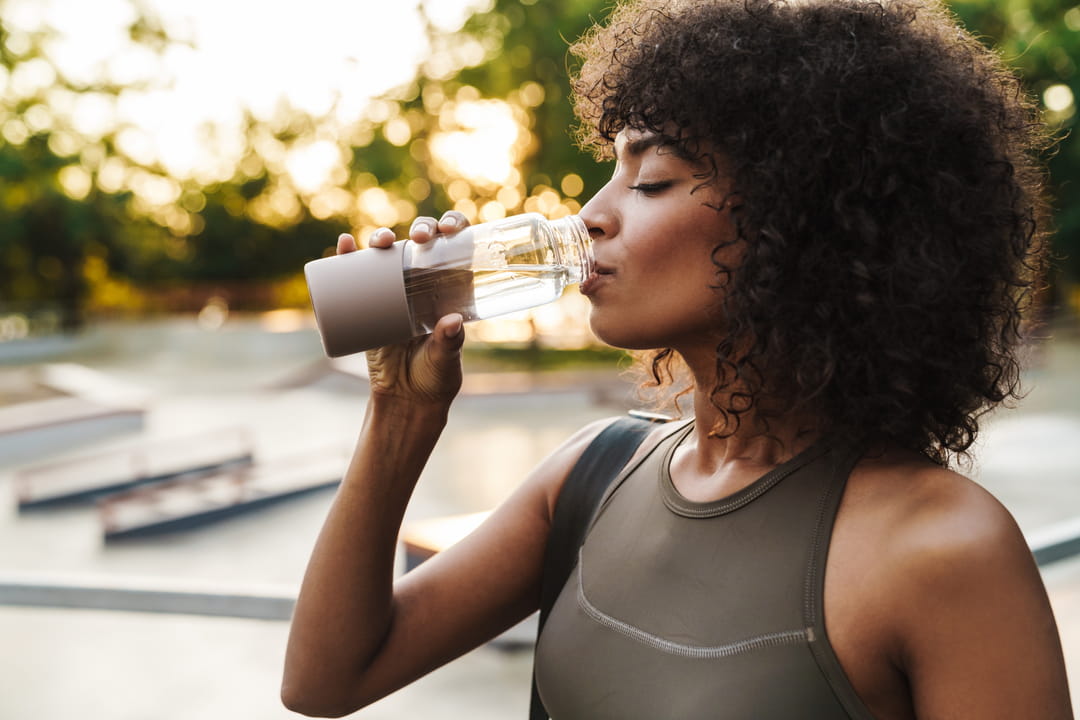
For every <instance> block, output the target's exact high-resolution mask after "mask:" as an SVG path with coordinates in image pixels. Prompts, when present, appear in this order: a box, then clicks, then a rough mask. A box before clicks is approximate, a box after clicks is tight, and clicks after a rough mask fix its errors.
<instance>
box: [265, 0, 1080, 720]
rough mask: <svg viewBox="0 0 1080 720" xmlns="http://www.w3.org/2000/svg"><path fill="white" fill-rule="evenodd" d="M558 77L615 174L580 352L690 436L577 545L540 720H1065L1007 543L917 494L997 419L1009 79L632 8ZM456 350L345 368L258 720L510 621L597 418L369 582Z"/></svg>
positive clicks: (901, 54)
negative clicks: (641, 369) (367, 375)
mask: <svg viewBox="0 0 1080 720" xmlns="http://www.w3.org/2000/svg"><path fill="white" fill-rule="evenodd" d="M574 51H575V52H576V53H577V54H578V55H579V56H580V57H582V58H583V59H584V63H583V65H582V67H581V70H580V72H579V74H578V77H577V78H576V80H575V100H576V108H577V111H578V114H579V117H580V118H581V120H582V126H583V128H584V131H583V133H582V135H583V139H584V141H585V142H586V144H589V145H592V146H593V147H595V148H598V149H599V150H600V152H601V154H602V155H603V154H607V155H613V157H614V159H615V160H616V165H615V170H614V174H613V176H612V179H611V181H610V182H609V183H608V184H607V185H606V186H605V187H604V188H603V189H602V190H601V191H600V192H599V193H598V194H597V195H596V196H595V197H593V198H592V199H591V200H590V201H589V202H588V203H587V204H586V205H585V207H584V208H582V210H581V213H580V215H581V217H582V219H583V220H584V221H585V223H586V225H587V226H588V228H589V231H590V233H591V235H592V237H593V239H594V249H595V255H596V264H597V271H596V273H594V274H593V275H592V276H591V277H590V278H589V279H588V280H587V281H586V282H585V283H583V284H582V292H583V293H585V294H586V295H587V296H588V297H589V299H590V301H591V302H592V312H591V315H590V323H591V326H592V328H593V330H594V332H595V333H596V335H597V336H598V337H600V338H601V339H602V340H604V341H605V342H607V343H610V344H612V345H615V346H618V347H623V348H631V349H659V350H657V351H656V352H655V353H654V356H653V361H652V370H653V373H654V374H655V376H656V378H657V381H658V382H660V381H661V380H662V379H666V378H669V377H671V376H672V374H673V373H677V372H678V371H679V369H680V368H682V369H683V370H684V371H685V372H686V373H687V374H688V376H689V378H690V380H691V386H690V387H691V389H692V403H693V419H692V421H690V422H684V423H670V424H669V425H668V426H664V427H661V428H659V429H658V430H657V431H656V432H655V433H654V434H655V435H656V437H655V438H650V441H647V442H646V443H645V445H644V446H643V448H642V449H640V450H639V452H638V455H637V456H636V457H635V458H634V459H632V460H631V461H630V463H629V464H628V466H627V469H626V471H625V472H624V473H623V474H622V475H621V476H620V478H619V480H618V481H617V482H616V484H615V485H614V486H613V488H612V489H611V490H609V494H608V496H607V497H606V498H605V500H604V503H603V505H602V506H601V508H600V510H599V512H598V514H597V516H596V518H595V519H594V522H593V525H592V526H591V529H590V534H589V536H588V538H587V539H586V541H585V544H584V546H583V548H582V550H581V555H580V559H579V562H578V565H577V568H576V570H575V572H574V574H573V575H572V577H571V578H570V580H569V581H568V582H567V584H566V587H565V588H564V590H563V593H562V595H561V596H560V597H559V600H558V601H557V603H556V605H555V608H554V609H553V611H552V613H551V615H550V617H549V619H548V622H547V624H546V626H545V628H544V631H543V633H542V635H541V637H540V639H539V642H538V648H537V666H536V676H537V681H538V685H539V690H540V694H541V696H542V698H543V700H544V703H545V705H546V707H547V710H548V711H549V712H550V713H551V714H552V716H553V717H555V718H557V719H558V720H562V719H563V718H608V717H610V718H637V717H640V718H656V717H674V718H699V717H700V718H705V717H708V718H714V717H715V718H792V717H812V718H859V719H869V718H876V719H877V720H899V719H909V718H978V719H979V720H986V719H988V718H1010V719H1014V718H1045V719H1050V718H1069V717H1072V713H1071V709H1070V702H1069V697H1068V690H1067V686H1066V679H1065V673H1064V667H1063V661H1062V655H1061V648H1060V643H1059V640H1058V636H1057V631H1056V628H1055V625H1054V620H1053V617H1052V614H1051V611H1050V608H1049V605H1048V602H1047V598H1046V594H1045V590H1044V589H1043V586H1042V583H1041V581H1040V578H1039V575H1038V572H1037V569H1036V567H1035V565H1034V563H1033V561H1032V557H1031V554H1030V552H1029V551H1028V549H1027V546H1026V544H1025V542H1024V539H1023V537H1022V535H1021V534H1020V532H1019V530H1018V529H1017V527H1016V524H1015V523H1014V521H1013V520H1012V518H1011V517H1010V516H1009V514H1008V512H1007V511H1006V510H1005V509H1004V508H1003V507H1002V506H1001V505H1000V504H999V503H998V502H997V501H995V500H994V499H993V498H992V497H990V496H989V495H988V494H987V493H986V492H984V491H983V490H982V489H980V488H979V487H978V486H977V485H976V484H974V483H973V482H971V481H970V480H968V479H966V478H964V477H963V476H961V475H960V474H957V473H955V472H953V471H952V470H950V469H948V468H947V467H946V466H947V464H948V463H949V462H950V461H951V460H953V459H961V460H962V459H964V458H965V457H966V456H965V451H966V450H967V449H968V448H969V447H970V445H971V443H972V441H973V440H974V438H975V434H976V432H977V430H978V418H979V417H980V416H981V415H982V414H984V413H985V412H987V411H988V410H990V409H991V408H993V407H995V406H997V405H999V404H1000V403H1002V401H1004V400H1006V399H1008V398H1011V397H1015V396H1016V394H1017V389H1018V373H1019V366H1018V363H1017V359H1016V352H1017V344H1018V341H1019V335H1020V327H1019V322H1020V311H1021V309H1022V307H1023V306H1024V305H1025V304H1027V301H1028V299H1029V295H1030V290H1031V289H1032V283H1033V282H1034V278H1035V277H1036V276H1037V272H1038V269H1039V263H1040V258H1041V246H1042V238H1043V236H1042V234H1041V226H1039V225H1037V221H1038V220H1041V213H1042V205H1041V203H1040V200H1039V193H1040V181H1041V178H1040V174H1039V168H1038V164H1037V162H1036V154H1037V153H1038V151H1040V150H1041V149H1042V148H1043V147H1044V146H1045V142H1044V140H1043V136H1042V135H1041V134H1040V133H1041V130H1040V126H1039V125H1038V123H1037V122H1036V113H1035V110H1034V108H1033V106H1032V104H1031V103H1030V102H1029V100H1028V99H1027V98H1026V96H1025V95H1024V94H1023V93H1022V92H1020V90H1019V88H1018V85H1017V82H1016V80H1015V79H1014V78H1013V76H1012V75H1010V74H1009V73H1008V72H1007V71H1005V70H1004V69H1003V68H1002V66H1001V64H1000V62H999V60H998V59H997V58H996V56H994V55H993V53H991V52H989V51H987V50H985V49H984V48H983V47H982V46H980V45H979V43H978V42H976V41H975V40H974V39H972V38H971V37H970V36H968V35H967V34H965V33H963V32H962V31H961V30H959V29H958V28H957V26H956V24H955V22H954V20H953V19H952V18H951V17H950V16H948V15H947V13H946V12H945V11H944V10H942V9H941V8H940V7H938V6H937V5H934V4H926V3H923V2H916V1H913V0H890V1H889V2H887V3H884V4H881V5H879V4H875V3H870V2H864V1H863V0H797V1H794V0H793V1H791V2H767V1H759V0H746V1H744V0H686V1H685V2H681V1H675V2H667V1H664V0H642V1H641V2H633V3H630V4H624V5H622V6H620V7H619V8H618V9H617V10H616V11H615V12H614V14H613V16H612V17H611V18H610V20H609V22H608V23H607V25H606V26H605V27H603V28H596V29H594V30H593V31H592V32H591V33H590V34H588V35H587V36H586V37H585V38H584V39H583V40H582V41H580V42H579V43H578V44H577V45H576V46H575V48H574ZM463 226H464V218H462V217H461V216H460V215H458V214H456V213H448V214H446V215H445V216H444V217H443V218H442V219H441V220H439V221H438V222H436V221H435V220H434V219H433V218H420V219H418V220H417V221H416V222H415V223H414V224H413V226H412V229H411V232H410V236H411V237H412V238H413V239H414V240H416V241H417V242H425V241H427V240H429V239H430V238H431V237H432V236H433V234H435V233H452V232H455V231H457V230H459V229H460V228H461V227H463ZM392 241H393V236H392V233H391V232H389V231H388V230H386V229H382V230H380V231H378V232H376V233H375V234H374V236H373V237H372V238H371V241H370V244H371V245H373V246H376V247H384V246H387V245H389V244H390V243H391V242H392ZM354 248H355V243H354V241H353V239H352V238H351V237H349V236H347V235H346V236H343V237H342V238H341V240H340V241H339V251H340V252H348V251H351V250H353V249H354ZM462 339H463V333H462V327H461V318H460V317H459V316H456V315H451V316H447V317H444V318H443V319H442V320H441V321H440V322H439V324H438V325H437V326H436V328H435V330H434V332H433V333H432V334H431V335H430V336H428V337H427V338H425V339H422V340H418V341H414V342H410V343H408V344H406V345H402V346H396V347H388V348H383V349H381V350H378V351H375V352H372V353H369V355H368V362H369V367H370V370H371V384H372V394H371V399H370V402H369V404H368V408H367V417H366V418H365V421H364V426H363V430H362V433H361V436H360V439H359V443H358V446H357V449H356V453H355V456H354V458H353V461H352V463H351V465H350V467H349V469H348V472H347V474H346V477H345V479H344V482H343V483H342V486H341V489H340V491H339V494H338V496H337V498H336V500H335V502H334V504H333V507H332V508H331V510H330V514H329V517H328V518H327V521H326V524H325V527H324V529H323V531H322V534H321V535H320V538H319V540H318V543H317V546H316V548H315V551H314V553H313V555H312V558H311V563H310V566H309V568H308V572H307V575H306V577H305V579H304V584H303V587H302V590H301V594H300V598H299V601H298V603H297V607H296V613H295V616H294V620H293V627H292V633H291V636H290V641H289V648H288V656H287V661H286V672H285V680H284V685H283V690H282V694H283V698H284V700H285V703H286V704H287V705H288V706H289V707H291V708H293V709H296V710H298V711H301V712H305V713H310V714H325V715H342V714H346V713H349V712H351V711H353V710H355V709H357V708H359V707H362V706H364V705H366V704H368V703H370V702H372V701H374V700H376V699H378V698H380V697H382V696H384V695H386V694H388V693H390V692H393V691H394V690H396V689H397V688H400V687H402V686H403V685H405V684H407V683H409V682H411V681H412V680H415V679H416V678H418V677H420V676H421V675H423V674H425V673H427V672H429V671H430V670H432V669H434V668H436V667H438V666H440V665H441V664H443V663H445V662H448V661H449V660H451V659H453V658H455V657H457V656H459V655H461V654H462V653H464V652H466V651H468V650H469V649H471V648H473V647H475V646H477V645H478V644H480V643H482V642H484V641H485V640H487V639H489V638H491V637H493V636H495V635H496V634H497V633H499V632H500V631H502V630H504V629H506V628H508V627H510V626H511V625H513V624H514V623H516V622H518V621H519V620H521V619H522V618H524V617H526V616H527V615H528V614H530V613H531V612H532V611H533V610H535V609H536V607H537V602H538V593H539V590H538V589H539V584H540V574H541V563H542V557H543V551H544V545H545V542H546V540H547V535H548V529H549V527H550V522H551V514H552V508H553V506H554V504H555V501H556V498H557V497H558V495H559V492H560V489H561V486H562V483H563V481H564V480H565V478H566V476H567V474H568V472H569V470H570V468H571V467H572V466H573V464H574V463H575V461H576V459H577V458H578V457H579V456H580V455H581V453H582V451H583V449H584V448H585V447H586V446H587V445H588V444H589V443H590V441H591V440H592V439H593V438H594V437H596V435H597V434H598V433H599V432H600V430H601V428H602V426H603V424H604V423H598V424H594V425H590V426H589V427H586V428H584V429H583V430H581V431H580V432H579V433H577V434H576V435H575V436H574V437H572V438H570V439H569V440H568V441H567V442H566V443H565V444H564V445H563V446H562V447H560V448H559V449H557V450H556V451H555V452H554V453H552V455H551V456H550V457H548V458H547V459H546V460H545V461H544V462H543V463H541V464H540V466H539V467H537V468H536V469H535V470H534V471H533V472H532V474H531V475H530V476H529V477H528V478H527V479H526V480H525V482H524V483H523V484H522V485H521V486H520V488H519V489H518V490H517V491H516V492H515V493H514V494H513V496H512V497H511V498H509V499H508V500H507V501H506V502H505V503H504V504H503V505H502V506H501V507H499V508H498V509H497V510H496V511H495V512H494V513H493V514H492V516H491V517H490V519H489V520H488V521H487V522H486V523H485V524H484V525H483V526H481V527H480V528H479V529H478V530H477V531H476V532H475V533H473V534H472V535H470V536H469V537H468V538H466V539H464V540H463V541H462V542H460V543H459V544H458V545H456V546H455V547H453V548H450V549H449V550H447V551H446V552H444V553H442V554H440V555H439V556H438V557H436V558H435V559H433V560H431V561H429V562H427V563H425V564H424V565H423V566H421V567H420V568H419V569H417V570H415V571H414V572H411V573H409V574H408V575H406V576H405V577H403V578H401V579H400V580H399V581H398V582H396V583H395V582H393V579H392V575H393V556H394V549H395V544H396V539H397V533H398V529H399V526H400V522H401V518H402V514H403V512H404V509H405V506H406V503H407V502H408V499H409V495H410V493H411V491H412V488H413V486H414V483H415V482H416V480H417V478H418V476H419V474H420V471H421V469H422V467H423V465H424V462H425V461H426V459H427V457H428V455H429V453H430V452H431V450H432V448H433V447H434V445H435V442H436V440H437V438H438V436H439V433H440V431H441V430H442V428H443V426H444V424H445V422H446V419H447V411H448V409H449V406H450V403H451V401H452V400H453V398H454V396H455V394H456V393H457V391H458V389H459V387H460V383H461V369H460V362H459V351H460V348H461V343H462Z"/></svg>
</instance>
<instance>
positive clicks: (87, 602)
mask: <svg viewBox="0 0 1080 720" xmlns="http://www.w3.org/2000/svg"><path fill="white" fill-rule="evenodd" d="M1028 545H1029V546H1030V547H1031V551H1032V554H1033V555H1034V556H1035V561H1036V562H1037V563H1038V565H1039V566H1040V567H1045V566H1046V565H1049V564H1051V563H1054V562H1057V561H1059V560H1064V559H1067V558H1071V557H1074V556H1076V555H1080V518H1076V519H1074V520H1070V521H1067V522H1063V523H1059V524H1057V525H1053V526H1050V527H1048V528H1045V529H1044V530H1041V531H1039V532H1037V533H1032V534H1031V535H1030V536H1029V538H1028ZM295 604H296V596H295V594H294V592H293V591H292V589H291V588H283V587H273V588H262V589H253V588H251V587H245V588H236V589H229V588H225V589H223V588H222V587H221V586H220V585H218V584H214V585H213V587H212V588H209V587H206V585H205V584H203V585H202V586H196V585H195V584H194V583H191V584H184V583H181V582H177V581H173V580H168V581H166V580H160V579H152V580H148V579H141V578H140V579H137V580H133V579H130V578H124V579H108V578H106V579H102V578H101V577H100V576H94V577H93V578H92V579H87V578H85V577H78V576H72V575H45V574H14V573H12V574H2V573H0V606H5V605H9V606H24V607H45V608H68V609H81V610H117V611H122V612H148V613H166V614H176V615H204V616H213V617H232V618H247V619H253V620H279V621H280V620H286V621H287V620H289V619H290V618H291V617H292V610H293V606H294V605H295Z"/></svg>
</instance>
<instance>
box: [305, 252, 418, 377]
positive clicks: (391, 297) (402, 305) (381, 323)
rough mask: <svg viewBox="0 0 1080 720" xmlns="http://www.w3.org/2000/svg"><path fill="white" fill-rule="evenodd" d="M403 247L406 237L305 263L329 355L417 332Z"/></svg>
mask: <svg viewBox="0 0 1080 720" xmlns="http://www.w3.org/2000/svg"><path fill="white" fill-rule="evenodd" d="M404 247H405V241H404V240H401V241H398V242H396V243H394V244H393V245H392V246H391V247H390V248H388V249H382V248H368V249H367V250H359V251H357V252H351V253H346V254H345V255H335V256H333V257H326V258H322V259H319V260H312V261H311V262H309V263H308V264H306V265H305V266H304V275H305V277H306V278H307V286H308V294H309V295H310V296H311V305H312V307H314V308H315V322H316V324H318V326H319V335H320V336H321V337H322V343H323V350H325V351H326V354H327V355H328V356H329V357H341V356H342V355H349V354H351V353H357V352H361V351H363V350H371V349H372V348H377V347H382V346H384V345H392V344H394V343H399V342H404V341H405V340H408V339H409V338H411V337H412V336H413V328H412V320H411V319H410V316H409V306H408V302H407V301H406V298H405V279H404V276H403V275H402V266H401V260H402V253H403V252H404Z"/></svg>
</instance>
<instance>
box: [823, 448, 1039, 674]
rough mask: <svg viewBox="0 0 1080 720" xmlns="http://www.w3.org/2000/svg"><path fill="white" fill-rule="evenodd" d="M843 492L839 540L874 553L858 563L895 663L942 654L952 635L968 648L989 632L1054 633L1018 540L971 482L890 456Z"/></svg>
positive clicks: (868, 464) (1002, 511) (1009, 522)
mask: <svg viewBox="0 0 1080 720" xmlns="http://www.w3.org/2000/svg"><path fill="white" fill-rule="evenodd" d="M849 490H850V492H851V496H850V498H849V497H848V496H847V494H845V499H844V503H845V505H846V506H847V512H848V515H847V519H846V523H847V529H848V532H847V534H846V541H847V542H848V543H849V546H850V544H851V543H853V542H854V543H865V546H866V547H867V548H871V549H872V550H871V551H870V552H869V554H868V555H867V557H872V563H873V567H872V568H871V567H870V566H869V564H868V563H866V562H865V561H864V562H863V563H860V564H862V565H863V567H862V568H861V570H863V571H864V572H865V577H866V578H867V580H868V582H867V584H866V585H865V586H864V588H865V589H866V590H867V591H869V592H872V593H873V597H872V598H869V597H868V598H864V599H866V600H869V601H872V602H874V603H875V604H876V605H878V607H879V608H881V609H882V610H884V612H883V613H882V614H881V616H880V617H881V618H883V619H884V618H887V620H885V622H886V623H887V625H888V626H889V627H890V630H891V632H890V633H889V634H890V635H891V636H892V642H891V643H890V645H892V647H893V650H894V652H895V655H894V659H896V660H897V661H898V662H899V663H900V664H901V665H903V666H908V667H909V668H910V666H912V665H916V664H919V663H920V662H923V661H925V658H926V657H927V656H933V655H934V654H935V653H938V654H940V653H941V646H940V643H941V642H942V641H943V640H945V639H946V638H949V637H951V636H956V637H957V639H959V638H966V639H967V640H968V641H970V640H971V639H972V638H974V637H977V636H979V634H980V633H987V632H990V631H991V629H992V628H993V627H994V626H996V625H1011V626H1012V627H1013V628H1016V629H1021V628H1022V627H1024V626H1026V627H1027V629H1028V630H1031V629H1032V627H1033V626H1035V625H1038V626H1041V628H1042V629H1045V628H1046V627H1047V626H1049V627H1052V626H1053V619H1052V616H1051V614H1050V612H1049V606H1048V603H1047V600H1046V592H1045V589H1044V587H1043V584H1042V580H1041V578H1040V576H1039V572H1038V568H1037V567H1036V565H1035V562H1034V559H1033V557H1032V554H1031V551H1030V549H1029V547H1028V544H1027V541H1026V540H1025V538H1024V535H1023V533H1022V532H1021V531H1020V528H1019V527H1018V525H1017V523H1016V521H1015V520H1014V518H1013V517H1012V515H1011V514H1010V513H1009V511H1008V510H1007V509H1006V508H1005V507H1004V506H1003V505H1002V504H1001V502H999V501H998V500H997V499H996V498H995V497H994V496H993V495H991V494H990V493H989V492H988V491H986V490H985V489H984V488H983V487H981V486H980V485H979V484H978V483H976V482H974V481H973V480H971V479H969V478H967V477H965V476H964V475H961V474H960V473H957V472H953V471H952V470H948V469H945V468H941V467H938V466H936V465H934V464H932V463H930V462H929V461H927V460H925V459H923V458H921V457H917V456H914V455H911V456H908V455H902V454H894V455H892V456H889V457H882V458H879V459H876V460H875V459H869V460H866V461H864V462H863V463H861V464H860V466H858V467H857V468H856V471H855V472H853V473H852V476H851V481H850V485H849ZM849 500H850V503H849ZM843 507H844V506H842V508H843ZM839 520H840V518H838V523H839ZM1003 588H1008V589H1009V591H1008V592H1007V593H1004V592H1002V590H1003ZM995 632H997V633H998V634H999V635H1000V633H1001V631H1000V629H999V630H996V631H995ZM969 647H974V646H969Z"/></svg>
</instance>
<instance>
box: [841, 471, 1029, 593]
mask: <svg viewBox="0 0 1080 720" xmlns="http://www.w3.org/2000/svg"><path fill="white" fill-rule="evenodd" d="M851 489H852V494H853V497H854V499H855V501H856V502H858V503H859V504H860V505H862V506H863V509H864V510H865V511H866V512H867V513H868V514H870V515H872V516H873V517H874V518H875V521H876V523H877V525H878V527H879V528H880V529H881V530H880V532H881V535H880V537H879V540H880V541H881V545H882V549H884V550H886V551H887V552H888V554H889V556H890V558H891V559H892V560H893V561H894V562H895V563H897V564H898V565H897V566H902V567H903V568H905V570H906V571H907V572H909V573H914V574H910V575H908V576H907V577H908V579H909V580H911V579H915V578H918V577H921V576H922V575H924V574H931V575H933V574H936V573H938V572H941V571H942V570H944V569H945V568H947V567H949V568H951V569H952V570H955V569H957V568H956V567H953V566H955V565H957V564H960V565H968V564H971V563H979V562H981V561H985V560H988V559H990V558H995V559H996V561H997V564H999V565H1000V563H1001V562H1002V561H1004V560H1006V559H1010V558H1011V559H1013V560H1019V561H1023V562H1024V563H1025V564H1027V563H1029V562H1030V561H1031V557H1030V551H1029V550H1028V546H1027V543H1026V541H1025V539H1024V536H1023V534H1022V533H1021V532H1020V528H1019V527H1018V526H1017V524H1016V521H1015V520H1014V519H1013V516H1012V515H1011V514H1010V513H1009V511H1008V510H1007V509H1006V508H1005V507H1004V506H1003V505H1002V504H1001V502H1000V501H998V500H997V498H995V497H994V496H993V495H992V494H990V493H989V492H988V491H987V490H986V489H984V488H983V487H982V486H981V485H979V484H978V483H976V482H975V481H973V480H971V479H970V478H968V477H966V476H964V475H961V474H960V473H957V472H954V471H952V470H949V469H946V468H942V467H939V466H937V465H934V464H933V463H930V462H929V461H928V460H925V459H924V458H921V457H918V456H915V455H906V454H895V455H893V456H891V457H888V458H880V459H877V460H875V459H870V460H868V461H866V462H864V463H863V464H862V465H861V467H860V468H857V472H856V473H853V475H852V488H851Z"/></svg>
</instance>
